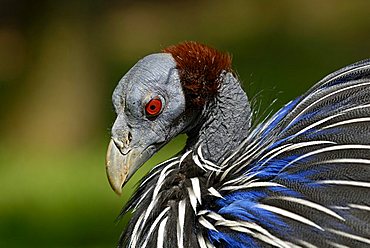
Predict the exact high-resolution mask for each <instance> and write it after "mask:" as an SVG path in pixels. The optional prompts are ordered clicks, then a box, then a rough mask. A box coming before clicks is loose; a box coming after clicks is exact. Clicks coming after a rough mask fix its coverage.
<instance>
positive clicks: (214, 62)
mask: <svg viewBox="0 0 370 248" xmlns="http://www.w3.org/2000/svg"><path fill="white" fill-rule="evenodd" d="M163 52H165V53H170V54H172V56H173V58H174V59H175V61H176V64H177V69H178V71H179V76H180V80H181V84H182V87H183V89H184V92H185V97H186V99H187V101H186V102H187V106H189V107H202V106H204V104H205V103H206V102H208V101H209V100H210V99H212V98H213V97H215V95H216V94H217V90H218V88H219V86H220V84H221V76H222V73H224V72H228V71H231V56H230V54H228V53H221V52H219V51H217V50H216V49H214V48H211V47H208V46H206V45H203V44H199V43H196V42H184V43H180V44H178V45H174V46H170V47H167V48H165V49H164V50H163Z"/></svg>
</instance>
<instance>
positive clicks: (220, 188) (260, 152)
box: [120, 60, 370, 248]
mask: <svg viewBox="0 0 370 248" xmlns="http://www.w3.org/2000/svg"><path fill="white" fill-rule="evenodd" d="M227 77H231V74H230V75H229V73H226V74H225V75H224V76H223V79H224V80H225V78H227ZM210 106H212V104H209V105H208V106H207V107H208V108H209V107H210ZM226 111H227V109H226ZM244 125H245V126H247V127H248V128H249V120H248V121H246V122H245V123H244ZM240 130H241V131H243V130H242V129H240ZM246 133H247V136H246V138H243V140H241V141H240V142H239V141H238V144H235V147H233V148H232V149H231V150H230V152H229V153H228V154H227V156H225V157H223V156H221V157H220V159H219V160H217V159H212V156H209V151H207V149H208V150H209V149H210V147H209V146H208V147H206V146H207V144H203V143H202V142H198V141H196V142H191V145H190V144H189V145H188V146H187V147H186V148H185V150H184V153H183V154H180V155H179V156H178V157H175V158H172V159H170V160H168V161H166V162H164V163H162V164H160V165H157V166H156V167H155V168H153V169H152V171H151V172H150V173H149V174H148V175H147V176H146V177H145V178H144V179H143V180H142V182H141V184H140V186H139V188H138V190H137V191H136V193H135V195H134V196H133V197H132V200H131V201H130V203H129V204H128V205H127V206H126V208H125V209H124V212H126V211H133V213H134V214H133V217H132V219H131V221H130V224H129V226H128V228H127V229H126V230H125V232H124V233H123V234H122V237H121V241H120V245H121V246H123V247H165V248H170V247H179V248H182V247H200V248H210V247H308V248H312V247H337V248H338V247H342V248H343V247H370V60H364V61H361V62H358V63H356V64H353V65H350V66H347V67H345V68H343V69H340V70H339V71H337V72H334V73H332V74H330V75H329V76H327V77H325V78H324V79H322V80H321V81H320V82H318V83H317V84H316V85H314V86H313V87H312V88H311V89H310V90H309V91H308V92H307V93H306V94H304V95H303V96H301V97H299V98H297V99H295V100H293V101H291V102H290V103H288V104H287V105H285V106H284V107H283V108H282V109H281V110H279V111H278V112H277V113H276V114H275V115H274V116H272V117H271V118H269V119H267V120H265V121H264V122H263V123H261V124H259V125H258V126H257V127H256V128H254V129H253V130H249V131H247V132H246ZM203 135H204V134H203ZM220 138H221V139H222V137H220ZM221 143H222V140H221Z"/></svg>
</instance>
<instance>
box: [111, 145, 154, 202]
mask: <svg viewBox="0 0 370 248" xmlns="http://www.w3.org/2000/svg"><path fill="white" fill-rule="evenodd" d="M149 150H150V149H142V148H132V149H131V150H130V151H129V152H128V153H127V154H123V153H121V151H120V149H119V148H118V147H117V146H116V144H115V142H114V141H113V139H111V140H110V142H109V145H108V150H107V155H106V160H105V167H106V171H107V176H108V181H109V184H110V186H111V187H112V189H113V191H114V192H116V193H117V194H118V195H121V194H122V187H123V186H124V184H125V183H126V182H127V181H128V180H129V179H130V177H131V176H132V175H133V174H134V173H135V172H136V170H137V169H138V168H139V167H140V166H141V165H142V164H143V163H145V162H146V161H147V160H148V159H149V158H150V157H151V155H152V154H153V153H152V152H149Z"/></svg>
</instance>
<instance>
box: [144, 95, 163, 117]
mask: <svg viewBox="0 0 370 248" xmlns="http://www.w3.org/2000/svg"><path fill="white" fill-rule="evenodd" d="M161 111H162V100H161V99H160V98H159V97H155V98H153V99H151V100H150V101H149V102H148V103H147V104H146V106H145V113H146V115H147V116H149V117H155V116H157V115H159V114H160V113H161Z"/></svg>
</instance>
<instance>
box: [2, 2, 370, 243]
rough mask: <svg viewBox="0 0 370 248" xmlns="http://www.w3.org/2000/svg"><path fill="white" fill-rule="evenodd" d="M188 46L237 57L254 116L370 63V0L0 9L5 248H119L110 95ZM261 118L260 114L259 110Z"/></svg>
mask: <svg viewBox="0 0 370 248" xmlns="http://www.w3.org/2000/svg"><path fill="white" fill-rule="evenodd" d="M184 40H195V41H199V42H203V43H207V44H210V45H212V46H214V47H217V48H219V49H221V50H224V51H229V52H230V53H231V54H232V55H233V61H234V62H233V64H234V68H235V70H236V71H237V73H238V74H239V75H240V77H241V79H242V81H243V82H244V86H245V89H246V90H247V92H248V94H249V96H250V98H251V99H253V105H254V106H255V108H258V106H261V108H262V109H263V108H264V107H266V106H268V105H269V104H270V103H271V101H272V100H274V99H275V98H278V99H279V100H278V102H277V103H276V104H275V105H274V106H273V109H277V108H278V107H280V106H281V105H282V104H283V103H285V102H287V101H289V100H290V99H292V98H294V97H295V96H298V95H300V94H301V93H303V92H304V91H305V90H307V89H308V88H309V87H310V85H312V84H313V83H315V82H316V81H317V80H319V79H320V78H321V77H322V76H324V75H325V74H327V73H329V72H331V71H333V70H335V69H338V68H340V67H342V66H344V65H347V64H349V63H352V62H355V61H357V60H360V59H364V58H367V57H370V1H368V0H364V1H361V0H358V1H355V0H353V1H342V0H326V1H321V0H320V1H318V0H307V1H262V0H260V1H241V0H240V1H237V0H236V1H234V0H233V1H220V0H214V1H210V0H209V1H205V0H203V1H182V2H180V1H179V2H176V1H109V2H108V1H102V0H90V1H88V0H78V1H52V0H40V1H26V0H1V1H0V101H1V102H0V118H1V122H0V137H1V139H0V247H114V246H115V244H116V241H117V239H118V237H119V234H120V232H121V230H122V229H123V227H124V225H125V223H126V221H127V218H126V219H124V220H123V221H121V222H120V223H118V224H117V223H115V222H114V220H115V218H116V216H117V215H118V214H119V211H120V208H121V207H122V206H123V205H124V203H125V202H126V201H127V199H128V197H129V196H130V194H131V192H132V188H133V187H134V185H135V181H137V180H138V177H140V175H142V174H143V173H145V172H146V171H147V170H148V168H149V167H150V166H151V165H153V164H155V163H157V162H159V161H161V160H163V159H165V158H168V157H169V156H171V155H172V154H174V153H175V152H176V151H178V150H179V149H180V148H181V146H182V145H183V143H184V137H181V138H180V139H177V140H175V141H174V142H173V143H172V144H171V145H170V146H167V147H166V148H165V149H164V150H162V151H161V152H160V154H158V155H157V156H155V157H154V158H153V159H152V160H151V161H150V162H149V163H147V165H146V166H145V168H144V169H143V170H141V171H140V172H139V174H138V175H137V176H136V177H135V178H134V180H132V181H131V182H130V183H129V184H128V185H127V186H126V187H125V192H126V193H125V195H124V196H123V197H120V198H119V197H117V196H116V195H115V194H114V193H113V191H111V189H110V187H109V184H108V182H107V180H106V177H105V169H104V157H105V149H106V146H107V143H108V140H109V137H110V135H109V128H110V126H111V124H112V123H113V121H114V112H113V108H112V106H111V93H112V90H113V89H114V87H115V85H116V83H117V81H118V80H119V79H120V77H121V76H122V75H123V74H124V73H125V72H126V71H127V70H128V69H129V68H130V67H131V66H132V65H133V64H134V63H135V62H136V61H137V60H138V59H139V58H141V57H143V56H144V55H146V54H148V53H152V52H157V51H159V50H161V49H163V48H165V47H166V46H168V45H170V44H174V43H178V42H180V41H184ZM261 112H262V111H261Z"/></svg>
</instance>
